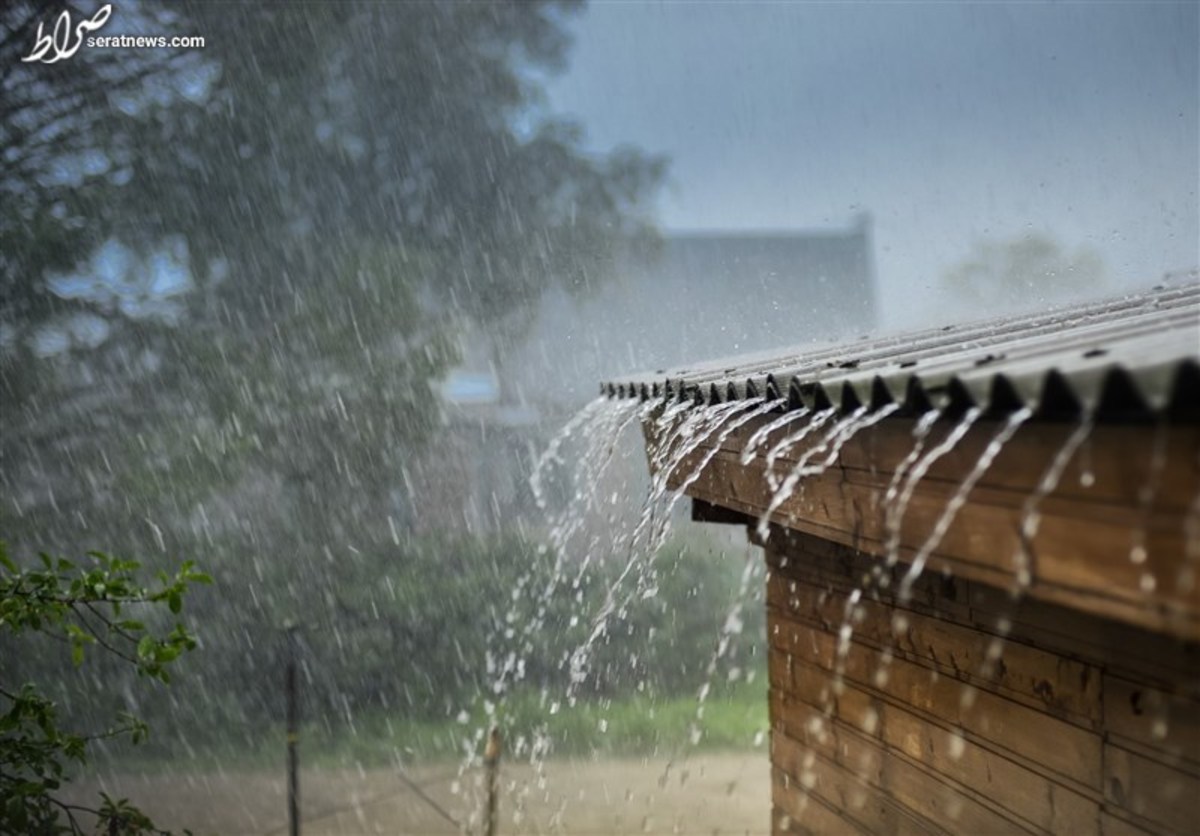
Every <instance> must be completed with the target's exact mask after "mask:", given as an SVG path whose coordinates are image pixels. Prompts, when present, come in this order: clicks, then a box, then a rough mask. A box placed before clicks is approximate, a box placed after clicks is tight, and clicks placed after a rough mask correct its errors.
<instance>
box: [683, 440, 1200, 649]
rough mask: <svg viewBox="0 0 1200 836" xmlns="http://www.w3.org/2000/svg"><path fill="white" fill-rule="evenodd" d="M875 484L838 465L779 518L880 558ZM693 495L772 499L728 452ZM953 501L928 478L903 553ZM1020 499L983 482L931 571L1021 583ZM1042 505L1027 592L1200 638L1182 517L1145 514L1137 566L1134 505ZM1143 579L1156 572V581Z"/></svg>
mask: <svg viewBox="0 0 1200 836" xmlns="http://www.w3.org/2000/svg"><path fill="white" fill-rule="evenodd" d="M875 481H876V483H875V484H859V483H856V482H853V481H850V480H848V479H847V478H846V477H845V473H844V472H843V471H840V470H835V471H831V472H829V473H826V474H825V475H823V476H821V477H814V478H812V479H810V480H808V481H807V482H806V483H805V487H804V490H803V491H798V492H797V493H796V494H794V495H793V496H792V497H791V498H789V499H788V500H787V501H786V502H784V503H783V504H782V505H781V506H780V507H779V509H778V510H777V511H776V512H775V513H774V514H773V515H772V519H773V520H774V521H775V522H777V523H779V524H780V525H783V526H786V527H791V528H794V529H798V530H801V531H806V532H809V533H813V534H816V535H818V536H821V537H824V538H826V539H830V540H834V541H837V542H843V543H846V544H848V545H851V546H853V547H855V548H858V549H861V550H864V551H869V552H871V553H873V554H877V555H882V554H884V553H885V552H886V547H885V545H884V544H885V542H886V539H887V533H886V531H885V528H884V523H883V514H882V512H881V511H880V507H881V497H882V494H883V490H884V488H885V487H886V480H885V479H884V478H883V477H882V476H880V477H877V478H876V480H875ZM689 492H690V493H691V494H692V495H694V496H697V497H699V498H702V499H703V500H704V501H707V502H713V503H716V504H722V505H725V506H727V507H730V508H732V509H733V510H736V511H740V512H744V513H749V514H752V515H754V516H758V515H760V514H762V513H763V512H765V510H766V508H767V506H768V504H769V502H770V490H769V487H768V486H767V484H766V483H765V481H764V479H763V477H762V474H761V473H760V472H756V471H755V470H754V469H752V468H747V467H744V466H742V465H741V463H740V461H738V460H737V459H736V458H732V457H729V456H727V455H726V454H719V455H717V456H716V457H715V458H714V459H713V460H712V461H711V462H710V464H709V466H708V468H707V469H706V470H705V472H704V474H703V476H702V477H701V478H700V479H698V480H697V481H696V483H695V484H694V485H693V486H692V487H691V489H690V490H689ZM948 498H949V493H948V490H947V487H946V486H944V485H943V486H938V485H933V484H927V483H925V482H922V483H921V484H920V485H919V486H918V489H917V490H916V491H915V493H914V494H913V498H912V501H911V503H910V504H909V506H908V510H907V512H906V514H905V517H904V524H903V526H902V530H901V546H902V548H901V551H900V557H901V559H902V560H910V559H911V556H912V554H913V553H914V551H915V550H916V549H917V548H919V547H920V545H921V544H922V543H924V541H925V539H926V538H927V535H928V533H929V532H930V531H932V530H933V528H934V527H935V525H936V523H937V521H938V519H939V518H940V517H941V515H942V513H943V511H944V509H945V507H946V503H947V501H948ZM1018 499H1020V501H1018ZM1022 502H1023V498H1017V497H1014V496H1012V495H1011V494H1010V495H1004V496H999V495H997V492H995V491H991V492H990V493H989V492H988V491H980V490H979V489H977V490H976V491H975V492H973V494H972V497H971V501H970V502H968V503H967V504H966V505H964V506H963V508H962V509H961V510H960V512H959V513H958V515H957V517H956V518H955V521H954V523H953V524H951V525H950V526H949V528H948V529H947V531H946V533H945V536H944V537H943V539H942V541H941V544H940V545H939V547H938V548H937V549H936V550H935V553H934V554H933V555H932V556H931V559H930V561H929V569H928V570H933V571H938V570H942V569H945V570H949V571H951V572H953V573H954V574H958V575H962V576H964V577H967V578H970V579H975V580H980V581H983V582H986V583H990V584H992V585H995V586H1000V587H1007V586H1014V585H1015V579H1016V574H1015V566H1016V559H1015V555H1017V554H1018V553H1019V552H1020V551H1021V545H1020V539H1019V537H1018V531H1019V529H1020V516H1021V515H1020V506H1021V503H1022ZM1072 503H1073V504H1072ZM1118 511H1119V509H1118ZM1040 512H1041V520H1042V521H1041V525H1040V527H1039V529H1038V534H1037V536H1036V537H1035V538H1034V540H1033V542H1032V544H1031V549H1030V552H1031V560H1030V565H1029V568H1030V569H1031V571H1032V580H1031V584H1030V586H1029V587H1028V589H1027V590H1026V592H1027V594H1030V595H1033V596H1035V597H1042V598H1045V599H1047V600H1055V601H1060V602H1063V603H1066V604H1068V605H1070V606H1074V607H1078V608H1081V609H1084V610H1087V611H1091V612H1097V613H1100V614H1103V615H1108V616H1112V617H1115V618H1120V619H1123V620H1127V621H1130V622H1133V623H1138V624H1143V625H1145V626H1148V627H1151V628H1154V629H1157V630H1163V631H1169V632H1173V633H1176V634H1180V635H1186V636H1189V637H1191V638H1193V639H1200V584H1194V585H1193V586H1191V587H1190V588H1189V587H1187V586H1186V585H1182V586H1181V585H1180V584H1179V583H1178V579H1179V577H1180V574H1181V572H1182V571H1183V570H1184V569H1185V565H1184V563H1183V553H1184V540H1183V525H1182V521H1181V519H1179V518H1177V517H1172V516H1169V515H1163V514H1154V515H1151V516H1149V517H1148V518H1147V529H1146V537H1147V544H1148V547H1149V555H1148V557H1147V559H1146V561H1145V562H1144V563H1143V564H1141V565H1136V564H1134V563H1133V562H1132V561H1131V559H1130V542H1131V541H1130V517H1129V515H1130V514H1131V513H1133V512H1130V511H1128V510H1126V511H1124V512H1120V513H1118V512H1114V511H1113V509H1111V508H1098V507H1097V506H1096V505H1095V504H1088V503H1083V502H1078V501H1074V500H1060V499H1049V500H1047V501H1045V502H1044V503H1042V505H1041V506H1040ZM1122 513H1123V514H1124V517H1122V516H1121V514H1122ZM928 570H927V571H928ZM1145 578H1153V579H1154V580H1153V585H1152V586H1151V585H1148V584H1147V582H1146V581H1145V580H1144V579H1145Z"/></svg>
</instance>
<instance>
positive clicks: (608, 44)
mask: <svg viewBox="0 0 1200 836" xmlns="http://www.w3.org/2000/svg"><path fill="white" fill-rule="evenodd" d="M1198 9H1200V4H1197V3H1194V2H1185V3H1152V2H1138V3H1131V4H1126V3H1057V4H1054V5H1044V4H1040V3H1006V4H979V3H970V4H967V3H963V4H954V3H929V4H923V3H888V4H883V3H819V4H818V3H743V2H738V3H733V2H730V3H711V2H710V3H701V2H676V3H633V2H594V3H593V4H591V5H590V6H589V7H588V9H587V11H586V12H585V13H584V14H583V15H582V16H581V17H579V18H578V19H576V20H575V21H574V22H573V24H572V29H573V31H574V32H575V35H576V42H575V48H574V51H573V54H572V60H571V66H570V69H569V70H568V71H567V73H566V74H565V75H563V76H562V77H559V78H557V79H555V80H554V81H553V82H552V83H551V85H550V104H551V106H552V107H553V109H555V110H556V111H559V112H565V113H568V114H571V115H574V116H577V117H578V118H579V119H580V120H581V121H582V122H583V123H584V125H585V126H586V128H587V130H588V136H589V141H590V143H591V145H592V146H593V147H594V148H595V149H597V150H603V149H608V148H611V147H613V146H614V145H617V144H620V143H627V142H632V143H634V144H637V145H639V146H641V147H643V148H646V149H647V150H651V151H659V152H663V153H666V154H667V155H668V156H669V157H670V158H671V160H672V169H671V170H672V175H673V183H672V186H671V188H670V190H669V192H668V194H667V195H666V197H665V198H664V200H663V203H662V207H661V218H662V220H663V222H664V224H665V226H666V227H667V228H670V229H775V230H778V229H791V228H808V227H822V226H842V225H845V224H846V223H848V221H849V220H850V218H851V217H852V216H853V215H854V214H855V213H856V212H858V211H860V210H869V211H870V212H871V213H872V215H873V216H874V218H875V222H876V233H877V235H876V258H877V262H878V273H879V276H880V283H881V290H882V296H883V301H884V303H885V307H886V308H887V309H888V310H890V311H891V314H890V315H889V317H888V321H889V322H890V323H891V324H903V323H906V322H909V321H913V322H915V321H919V320H922V319H925V318H927V317H926V316H925V314H924V313H923V312H927V310H928V307H929V305H931V304H935V303H936V302H937V301H938V297H937V296H936V295H935V294H937V293H938V292H939V291H940V289H941V288H940V287H939V279H940V276H941V275H942V274H943V273H944V272H945V270H946V269H947V268H948V267H949V266H950V265H952V264H954V263H955V262H957V261H959V260H961V259H962V258H963V257H965V256H966V255H967V254H968V252H969V250H970V248H971V246H972V245H973V244H974V242H976V241H978V240H980V239H985V238H998V239H1008V238H1012V237H1014V236H1018V235H1021V234H1023V233H1025V232H1043V233H1049V234H1051V235H1053V236H1054V237H1056V238H1057V239H1059V240H1060V241H1062V242H1063V243H1064V244H1065V245H1067V246H1068V247H1071V248H1074V247H1079V246H1081V245H1089V246H1091V247H1093V248H1094V249H1095V250H1096V251H1098V253H1099V254H1100V255H1101V256H1102V257H1103V259H1104V262H1105V265H1106V267H1107V269H1108V271H1109V273H1110V274H1111V276H1112V285H1110V290H1111V288H1112V287H1114V286H1115V287H1116V288H1122V287H1133V286H1145V285H1147V284H1152V283H1154V281H1155V280H1157V278H1158V277H1160V276H1161V274H1162V273H1163V272H1164V271H1166V270H1176V269H1181V268H1182V269H1187V268H1192V267H1195V266H1196V265H1197V263H1198V262H1200V256H1198V250H1200V232H1198V231H1197V230H1198V228H1200V216H1198V212H1197V187H1198V181H1200V160H1198V157H1200V129H1198V121H1200V113H1198V101H1200V64H1198V61H1197V52H1198V49H1200V46H1198V45H1200V19H1198V14H1197V12H1198Z"/></svg>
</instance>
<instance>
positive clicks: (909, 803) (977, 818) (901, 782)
mask: <svg viewBox="0 0 1200 836" xmlns="http://www.w3.org/2000/svg"><path fill="white" fill-rule="evenodd" d="M788 711H789V712H792V713H794V714H797V715H799V717H798V719H797V722H801V723H803V725H804V726H805V727H807V726H808V720H807V719H802V718H803V716H804V714H805V713H806V712H807V713H808V714H809V715H811V716H817V717H819V716H820V713H819V711H818V710H817V709H815V708H813V707H810V706H806V705H804V704H803V703H799V702H796V703H791V704H789V706H788ZM779 739H780V745H779V746H778V747H777V748H776V749H774V750H773V753H776V754H773V758H774V760H775V762H776V764H777V765H779V766H780V768H781V769H783V770H784V771H786V772H788V773H789V774H793V773H792V771H791V770H792V769H793V768H795V769H799V770H800V771H801V776H800V780H801V783H802V785H803V786H811V787H813V788H814V790H813V791H818V792H820V791H821V790H819V789H816V788H819V787H822V786H824V785H823V783H822V782H829V781H831V780H833V779H832V778H831V775H833V774H834V773H833V770H831V769H828V768H826V764H827V760H828V759H829V754H828V750H829V748H830V747H832V749H833V752H834V755H833V758H832V760H833V762H834V763H836V764H837V765H838V766H840V767H842V769H843V770H844V771H845V772H847V773H849V775H850V776H852V778H853V780H858V781H865V782H866V783H867V784H868V785H869V786H870V787H872V788H874V789H876V790H878V791H879V792H880V793H881V794H882V800H883V801H889V802H892V805H896V806H892V805H887V806H888V807H890V808H891V812H892V814H893V815H894V814H895V813H896V812H902V813H904V814H906V817H912V819H913V820H915V821H914V823H917V824H918V825H919V826H925V827H927V826H928V824H933V825H935V826H938V827H939V828H941V829H945V830H948V831H950V832H963V833H995V832H1012V831H1015V830H1025V831H1030V832H1032V829H1031V828H1030V827H1028V826H1027V824H1023V823H1022V822H1020V821H1018V820H1016V819H1014V818H1012V817H1010V816H1007V815H1005V814H1004V813H1003V812H1001V811H1000V810H998V809H996V808H993V807H991V806H988V805H986V804H984V803H983V802H982V801H981V800H980V799H978V798H976V797H973V796H972V795H971V794H969V793H964V792H962V790H961V788H960V787H955V786H952V785H950V784H947V783H946V782H945V781H943V780H941V778H940V777H939V776H938V775H937V774H936V773H934V772H931V771H930V770H929V769H928V768H927V767H926V766H925V765H924V764H922V763H920V762H917V761H913V760H910V759H907V758H902V757H900V756H898V755H897V754H895V753H894V752H892V751H890V750H888V749H886V748H883V747H881V746H879V745H878V743H877V742H876V741H873V740H871V739H869V738H866V737H864V736H863V735H861V734H859V733H858V732H856V731H854V730H852V729H850V728H848V727H846V726H844V725H841V724H838V723H833V724H830V725H828V726H827V727H826V729H825V731H824V733H823V734H822V735H819V736H816V737H814V736H812V735H811V734H810V740H811V741H813V742H811V743H809V744H808V745H807V746H805V745H802V744H800V743H798V742H796V741H793V740H792V739H791V738H790V737H789V736H787V735H786V734H781V735H779ZM822 739H824V741H825V742H824V743H822V742H821V740H822ZM812 753H815V754H816V755H817V757H816V758H814V759H812V761H811V762H812V765H811V766H806V763H808V761H806V758H808V757H809V756H810V755H811V754H812ZM830 791H831V790H830V789H829V788H826V789H825V790H824V792H822V794H823V795H825V797H828V795H826V793H828V792H830ZM847 803H848V805H849V806H850V807H851V808H853V797H850V798H848V802H847ZM897 806H898V808H899V811H897ZM843 809H845V808H843ZM863 809H869V810H874V809H875V807H874V806H872V805H868V804H866V803H863V804H862V806H861V807H859V808H858V809H852V812H851V814H852V815H855V816H856V817H857V816H859V815H861V810H863ZM859 820H860V821H863V819H862V818H860V819H859ZM863 823H864V824H866V825H867V826H868V827H870V828H871V829H872V830H873V831H885V832H890V831H893V830H895V829H897V823H896V822H894V821H893V822H886V823H883V822H875V821H863Z"/></svg>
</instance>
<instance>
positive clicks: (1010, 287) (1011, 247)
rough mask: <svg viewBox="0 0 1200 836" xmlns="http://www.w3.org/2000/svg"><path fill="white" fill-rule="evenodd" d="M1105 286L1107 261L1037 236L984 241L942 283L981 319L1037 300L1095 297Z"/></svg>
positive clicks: (1090, 251)
mask: <svg viewBox="0 0 1200 836" xmlns="http://www.w3.org/2000/svg"><path fill="white" fill-rule="evenodd" d="M1107 282H1108V275H1107V271H1106V270H1105V268H1104V262H1103V261H1102V260H1101V259H1100V256H1099V255H1097V254H1096V253H1095V251H1093V250H1091V249H1089V248H1087V247H1080V248H1079V249H1077V250H1075V251H1074V252H1072V251H1070V250H1068V249H1067V248H1066V247H1064V246H1063V245H1062V244H1061V243H1059V242H1058V241H1056V240H1055V239H1054V238H1052V237H1050V236H1048V235H1044V234H1034V235H1022V236H1020V237H1017V238H1013V239H1011V240H1007V241H982V242H980V243H979V244H977V245H976V246H975V249H974V250H973V251H972V253H971V255H970V256H969V257H968V258H966V259H964V260H963V261H962V262H960V263H959V264H957V265H955V266H954V267H953V268H951V269H950V270H949V271H948V272H947V273H946V275H945V276H944V277H943V282H942V283H943V284H944V285H945V287H946V288H947V289H949V290H950V291H951V292H952V293H954V295H955V296H957V297H958V298H960V299H962V300H963V301H964V302H968V303H970V304H971V305H972V306H974V307H978V309H979V310H980V312H981V314H982V312H983V311H991V312H994V311H995V310H996V309H997V308H999V309H1003V308H1016V307H1021V306H1022V305H1028V303H1029V302H1030V301H1033V300H1036V301H1038V302H1055V301H1059V302H1062V301H1066V300H1068V299H1069V298H1070V297H1071V296H1072V295H1078V294H1080V293H1082V292H1085V291H1087V292H1092V293H1094V292H1095V289H1096V288H1097V287H1102V286H1104V285H1105V284H1107Z"/></svg>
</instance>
